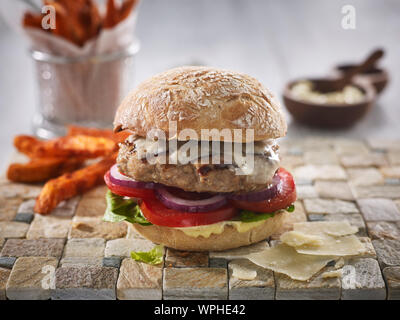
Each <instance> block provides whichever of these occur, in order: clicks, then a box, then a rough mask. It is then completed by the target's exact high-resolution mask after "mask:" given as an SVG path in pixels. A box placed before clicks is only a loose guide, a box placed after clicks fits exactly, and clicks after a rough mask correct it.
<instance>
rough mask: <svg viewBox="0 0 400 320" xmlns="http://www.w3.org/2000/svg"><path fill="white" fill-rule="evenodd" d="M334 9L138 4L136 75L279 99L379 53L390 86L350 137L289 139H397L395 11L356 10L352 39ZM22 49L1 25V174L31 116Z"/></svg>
mask: <svg viewBox="0 0 400 320" xmlns="http://www.w3.org/2000/svg"><path fill="white" fill-rule="evenodd" d="M344 4H345V3H343V2H342V1H311V0H301V1H265V0H252V1H248V0H235V1H230V0H219V1H214V0H203V1H183V0H169V1H164V0H146V1H143V3H142V4H141V7H140V14H139V18H138V25H137V34H138V37H139V38H140V40H141V43H142V49H141V51H140V53H139V55H138V57H137V63H136V70H135V72H136V75H137V80H138V81H141V80H143V79H145V78H147V77H149V76H151V75H152V74H154V73H156V72H159V71H163V70H165V69H168V68H171V67H174V66H178V65H185V64H205V65H213V66H219V67H224V68H229V69H234V70H237V71H241V72H245V73H248V74H250V75H253V76H255V77H256V78H259V79H260V80H261V81H262V82H263V83H264V84H265V85H266V86H267V87H269V88H270V89H271V90H272V91H273V92H275V93H276V94H277V95H278V96H280V95H281V92H282V88H283V86H284V84H285V83H286V81H288V80H289V79H291V78H293V77H298V76H303V75H320V74H324V73H326V72H328V71H329V70H330V68H331V67H332V65H333V64H334V63H336V62H343V61H358V60H360V59H361V58H363V57H364V56H365V55H366V54H367V53H368V52H369V51H370V50H371V49H373V48H375V47H377V46H382V47H384V48H385V49H386V51H387V56H386V57H385V59H384V60H383V61H382V65H384V66H386V67H388V68H389V69H390V72H391V76H392V81H391V83H390V87H389V88H388V89H387V91H386V92H385V93H384V94H383V96H382V97H381V98H380V99H379V102H378V104H377V105H376V106H375V108H374V109H373V111H372V112H371V113H370V114H369V115H368V116H367V117H365V118H364V119H363V120H362V121H361V122H360V123H359V124H357V126H355V127H354V128H352V129H351V130H346V131H334V132H321V131H318V130H310V129H308V128H306V127H303V126H300V125H298V124H296V123H293V122H291V119H290V117H288V120H289V121H290V125H289V132H288V134H289V135H290V136H299V135H300V136H305V135H314V134H318V135H335V136H346V137H359V138H365V137H400V124H399V123H400V108H399V106H398V100H399V98H400V96H399V91H398V90H397V88H398V87H399V85H400V80H399V77H398V73H399V71H400V59H399V58H398V57H399V53H400V41H399V34H400V19H399V14H400V2H399V1H397V0H382V1H375V0H354V1H351V4H353V5H354V6H355V8H356V19H357V20H356V29H355V30H344V29H342V27H341V19H342V14H341V8H342V6H343V5H344ZM24 44H25V43H24V41H23V40H22V39H21V38H20V37H19V36H17V35H15V34H14V33H12V32H11V31H10V30H9V29H8V28H6V26H5V25H4V23H2V22H1V21H0V70H1V72H0V88H1V89H0V90H1V91H0V105H1V120H0V121H1V126H0V148H1V151H2V152H1V154H0V167H4V165H5V163H6V160H7V155H8V154H9V153H10V151H11V149H12V146H11V140H12V137H13V136H14V135H15V134H18V133H28V132H29V131H30V122H31V118H32V115H33V114H34V107H35V94H34V93H35V84H34V82H33V68H32V65H31V61H30V58H29V57H28V55H27V53H26V48H25V46H24Z"/></svg>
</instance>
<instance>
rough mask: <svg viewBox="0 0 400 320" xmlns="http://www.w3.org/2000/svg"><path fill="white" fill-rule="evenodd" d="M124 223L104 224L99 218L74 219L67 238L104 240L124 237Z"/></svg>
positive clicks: (125, 227)
mask: <svg viewBox="0 0 400 320" xmlns="http://www.w3.org/2000/svg"><path fill="white" fill-rule="evenodd" d="M126 232H127V226H126V224H125V223H124V222H105V221H102V220H101V218H100V217H96V218H94V217H74V219H73V221H72V228H71V230H70V232H69V235H68V238H103V239H106V240H112V239H118V238H123V237H125V236H126Z"/></svg>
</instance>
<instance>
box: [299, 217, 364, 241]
mask: <svg viewBox="0 0 400 320" xmlns="http://www.w3.org/2000/svg"><path fill="white" fill-rule="evenodd" d="M293 230H294V231H299V232H302V233H305V234H307V235H316V236H320V235H330V236H334V237H341V236H347V235H350V234H355V233H357V232H358V228H357V227H354V226H352V225H350V223H349V222H348V221H347V220H344V221H315V222H298V223H295V224H294V225H293Z"/></svg>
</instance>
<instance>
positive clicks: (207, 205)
mask: <svg viewBox="0 0 400 320" xmlns="http://www.w3.org/2000/svg"><path fill="white" fill-rule="evenodd" d="M155 194H156V196H157V198H158V199H159V200H160V201H161V202H162V203H163V204H164V205H165V206H166V207H168V208H170V209H174V210H179V211H185V212H208V211H213V210H216V209H218V208H220V207H222V206H224V205H225V204H226V203H227V199H226V197H224V196H222V195H215V196H211V197H210V198H207V199H201V200H187V199H183V198H179V197H177V196H174V195H173V194H172V193H171V192H170V191H169V190H168V189H167V188H165V187H160V188H157V189H156V190H155Z"/></svg>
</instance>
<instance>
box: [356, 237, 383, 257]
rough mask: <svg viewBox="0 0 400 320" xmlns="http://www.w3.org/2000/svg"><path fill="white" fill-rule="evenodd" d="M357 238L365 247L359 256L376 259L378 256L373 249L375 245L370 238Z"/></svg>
mask: <svg viewBox="0 0 400 320" xmlns="http://www.w3.org/2000/svg"><path fill="white" fill-rule="evenodd" d="M358 239H359V240H360V241H361V243H362V244H363V245H364V247H365V251H364V252H363V254H362V255H361V257H363V258H373V259H375V260H376V259H377V258H378V257H377V254H376V251H375V247H374V245H373V244H372V240H371V238H368V237H359V238H358Z"/></svg>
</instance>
